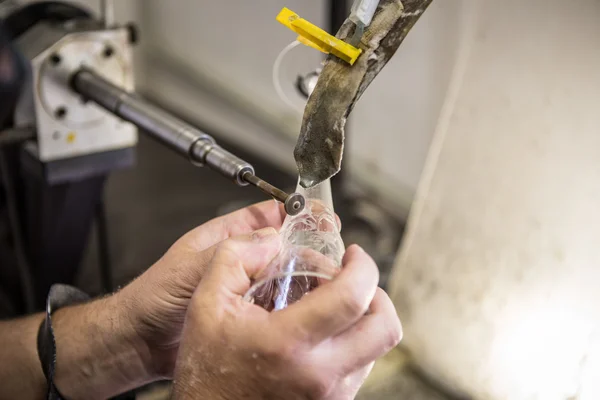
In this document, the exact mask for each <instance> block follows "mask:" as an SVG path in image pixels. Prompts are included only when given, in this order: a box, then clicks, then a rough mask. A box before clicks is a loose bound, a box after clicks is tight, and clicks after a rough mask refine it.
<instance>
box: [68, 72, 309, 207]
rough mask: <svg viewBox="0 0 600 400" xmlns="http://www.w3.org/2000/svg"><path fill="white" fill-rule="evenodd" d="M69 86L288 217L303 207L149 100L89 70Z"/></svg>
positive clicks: (211, 141)
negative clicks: (263, 197)
mask: <svg viewBox="0 0 600 400" xmlns="http://www.w3.org/2000/svg"><path fill="white" fill-rule="evenodd" d="M71 86H72V88H73V90H75V91H76V92H77V93H79V94H81V95H82V96H83V97H84V98H85V99H86V100H91V101H94V102H95V103H97V104H98V105H100V106H101V107H103V108H104V109H106V110H107V111H109V112H110V113H112V114H114V115H116V116H118V117H120V118H122V119H124V120H126V121H129V122H131V123H133V124H134V125H136V126H138V127H139V128H142V130H143V132H145V133H147V134H149V135H150V136H151V137H153V138H155V139H157V140H158V141H160V142H161V143H163V144H165V145H167V146H168V147H170V148H171V149H173V150H175V151H176V152H178V153H179V154H181V155H183V156H185V157H187V158H189V159H190V161H192V162H193V163H195V164H197V165H206V166H208V167H210V168H211V169H213V170H215V171H217V172H219V173H220V174H222V175H223V176H225V177H226V178H228V179H230V180H232V181H233V182H235V183H236V184H238V185H239V186H246V185H248V184H249V183H250V184H252V185H253V186H256V187H257V188H259V189H260V190H262V191H263V192H264V193H266V194H268V195H269V196H272V197H274V198H275V199H277V200H279V201H281V202H282V203H284V204H285V206H286V211H288V210H289V212H288V213H289V214H292V215H293V214H297V213H299V212H300V211H302V209H303V208H304V197H302V195H299V194H292V195H288V194H287V193H285V192H284V191H282V190H280V189H277V188H276V187H274V186H273V185H271V184H269V183H267V182H265V181H263V180H262V179H260V178H258V177H256V175H254V168H253V167H252V165H250V164H249V163H248V162H246V161H244V160H242V159H240V158H239V157H237V156H235V155H234V154H231V153H230V152H228V151H227V150H225V149H223V148H222V147H221V146H219V145H218V144H216V142H215V140H214V139H213V138H212V137H211V136H209V135H207V134H206V133H204V132H202V131H200V130H199V129H197V128H195V127H193V126H191V125H190V124H188V123H186V122H184V121H182V120H181V119H179V118H177V117H175V116H174V115H172V114H170V113H168V112H167V111H165V110H163V109H162V108H160V107H158V106H156V105H154V104H152V103H150V102H149V101H147V100H145V99H143V98H141V97H139V96H137V95H135V94H133V93H129V92H126V91H125V90H123V89H121V88H119V87H118V86H115V85H113V84H112V83H111V82H109V81H107V80H106V79H104V78H102V77H101V76H99V75H98V74H96V73H94V72H93V71H92V70H90V69H87V68H82V69H81V70H79V71H78V72H77V73H76V74H74V75H73V77H72V79H71ZM298 196H299V197H300V199H299V198H298ZM286 202H289V205H288V203H286Z"/></svg>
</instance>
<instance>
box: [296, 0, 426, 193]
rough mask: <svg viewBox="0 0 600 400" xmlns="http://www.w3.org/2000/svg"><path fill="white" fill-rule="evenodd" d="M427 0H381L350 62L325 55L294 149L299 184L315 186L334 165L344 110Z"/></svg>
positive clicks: (346, 28) (344, 34)
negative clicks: (357, 52) (357, 53)
mask: <svg viewBox="0 0 600 400" xmlns="http://www.w3.org/2000/svg"><path fill="white" fill-rule="evenodd" d="M431 1H432V0H402V1H400V0H381V2H380V3H379V7H378V8H377V11H376V13H375V16H374V17H373V21H372V22H371V25H370V26H369V27H368V28H367V30H366V31H365V33H364V35H363V37H362V39H361V43H360V44H359V47H360V48H361V49H362V54H361V55H360V56H359V57H358V59H357V61H356V62H355V64H354V65H353V66H351V65H350V64H348V63H346V62H344V61H342V60H340V59H339V58H337V57H335V56H329V58H328V59H327V61H326V62H325V66H324V67H323V71H322V72H321V75H320V77H319V80H318V82H317V86H316V87H315V90H314V91H313V93H312V94H311V96H310V98H309V99H308V103H307V104H306V108H305V110H304V117H303V119H302V127H301V129H300V136H299V137H298V142H297V143H296V148H295V150H294V157H295V159H296V164H297V165H298V171H299V172H300V183H301V185H302V186H304V187H312V186H315V185H317V184H319V183H321V182H323V181H324V180H326V179H329V178H331V177H332V176H333V175H335V174H336V173H337V172H338V171H339V170H340V167H341V162H342V155H343V151H344V129H345V125H346V120H347V118H348V116H349V115H350V113H351V112H352V109H353V108H354V105H355V104H356V102H358V100H359V99H360V96H361V95H362V94H363V93H364V91H365V90H366V89H367V87H369V85H370V84H371V82H372V81H373V80H374V79H375V77H376V76H377V75H378V74H379V72H381V70H382V69H383V67H384V66H385V65H386V64H387V62H388V61H389V60H390V59H391V58H392V57H393V55H394V54H395V53H396V50H398V48H399V47H400V45H401V44H402V42H403V41H404V38H405V37H406V36H407V35H408V32H409V31H410V30H411V28H412V27H413V25H414V24H415V23H416V22H417V20H418V19H419V18H420V17H421V15H422V14H423V13H424V12H425V10H426V9H427V7H428V6H429V4H430V3H431ZM354 27H355V26H354V23H352V22H351V21H350V20H346V22H345V23H344V25H342V27H341V28H340V30H339V32H338V33H337V37H338V38H340V39H343V40H347V39H348V38H351V37H352V35H353V33H354Z"/></svg>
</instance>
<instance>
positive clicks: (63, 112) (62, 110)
mask: <svg viewBox="0 0 600 400" xmlns="http://www.w3.org/2000/svg"><path fill="white" fill-rule="evenodd" d="M66 116H67V109H66V107H62V106H61V107H58V108H57V109H56V111H54V117H55V118H56V119H64V118H65V117H66Z"/></svg>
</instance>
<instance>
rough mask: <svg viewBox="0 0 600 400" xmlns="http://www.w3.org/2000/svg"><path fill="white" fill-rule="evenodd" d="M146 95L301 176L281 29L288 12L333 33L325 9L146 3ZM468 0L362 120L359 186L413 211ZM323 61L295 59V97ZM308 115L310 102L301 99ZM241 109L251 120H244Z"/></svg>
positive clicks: (285, 35)
mask: <svg viewBox="0 0 600 400" xmlns="http://www.w3.org/2000/svg"><path fill="white" fill-rule="evenodd" d="M142 4H143V5H142V6H141V9H142V10H141V11H142V14H141V20H142V21H143V28H144V29H143V46H144V49H145V50H146V54H147V61H148V62H147V64H146V70H145V71H146V73H145V82H146V85H145V86H144V89H145V90H146V91H148V92H149V93H151V94H154V95H158V96H163V97H164V98H165V99H166V100H167V101H168V102H170V103H171V104H172V105H173V106H175V107H178V108H180V109H182V110H183V111H184V112H186V113H187V114H189V115H192V116H195V117H197V118H198V119H200V120H202V121H203V123H204V124H206V126H207V127H208V128H211V129H214V130H215V131H217V132H220V133H221V134H222V135H223V136H226V137H228V138H229V139H230V140H235V141H237V142H239V143H241V144H243V145H244V146H246V147H248V148H249V149H251V150H253V151H255V152H257V153H259V154H261V155H263V156H265V157H270V158H272V159H274V160H275V161H276V162H277V163H278V164H279V165H281V166H282V168H285V169H287V170H289V171H295V164H294V161H293V156H292V148H293V146H294V143H295V139H296V136H297V134H298V132H299V123H300V117H301V114H300V112H299V111H295V110H291V109H290V108H289V107H287V106H286V105H285V104H284V103H283V102H282V101H281V100H280V99H279V98H278V97H277V95H276V92H275V90H274V88H273V86H272V83H271V70H272V65H273V61H274V60H275V58H276V56H277V54H278V53H279V51H280V50H281V49H282V48H283V47H284V46H285V45H287V44H288V43H289V42H291V41H292V40H294V38H295V35H294V34H293V33H292V32H291V31H288V30H287V29H286V28H285V27H283V26H281V25H280V24H279V23H277V22H276V21H275V16H276V15H277V13H278V12H279V10H280V9H281V8H282V7H283V6H287V7H289V8H291V9H292V10H294V11H296V12H298V13H299V14H300V15H301V16H303V17H305V18H306V19H308V20H310V21H311V22H313V23H315V24H318V25H320V26H326V2H325V1H322V0H310V1H305V0H286V1H283V0H277V1H275V0H255V1H242V0H222V1H215V2H207V1H196V0H178V1H175V2H173V1H170V2H167V1H161V0H145V1H143V3H142ZM461 5H462V1H460V0H444V1H435V2H434V3H433V5H432V6H431V8H430V10H428V11H427V13H426V14H425V16H424V17H423V18H422V20H421V21H420V22H419V23H418V24H417V25H416V27H415V28H414V31H413V32H411V33H410V35H409V37H408V38H407V39H406V42H405V43H404V44H403V46H402V47H401V49H400V50H399V52H398V54H397V55H396V57H395V59H394V60H393V61H392V62H391V63H390V65H389V66H388V67H387V68H386V70H384V72H383V73H382V74H381V75H380V77H378V78H377V80H376V81H375V83H374V84H373V85H372V87H371V88H369V90H368V91H367V92H366V93H365V95H364V98H363V99H362V100H361V102H360V103H359V105H358V106H357V108H356V110H355V112H354V113H353V118H352V120H351V123H350V141H349V147H348V149H349V150H348V152H347V156H348V157H349V160H351V162H350V164H349V168H350V169H351V171H352V176H353V179H354V180H356V181H358V182H360V183H361V184H362V186H363V188H365V189H367V190H369V191H371V192H372V194H373V196H377V197H379V198H382V199H383V200H385V201H387V202H388V203H390V204H392V205H394V206H396V207H398V206H399V209H400V210H404V211H406V210H407V209H408V207H409V205H410V203H411V201H412V196H413V194H414V190H415V188H416V185H417V182H418V180H419V176H420V173H421V169H422V166H423V163H424V158H425V154H426V152H427V148H428V146H429V142H430V140H431V137H432V134H433V130H434V127H435V125H436V121H437V118H438V115H439V111H440V107H441V104H442V102H443V99H444V97H445V93H446V90H447V86H448V82H449V78H450V73H451V71H452V66H453V64H454V60H455V54H456V48H457V42H458V36H459V26H460V15H461ZM321 59H322V56H321V55H320V54H319V53H317V52H316V51H313V50H312V49H308V48H305V47H301V48H297V49H296V50H294V52H293V53H291V54H290V55H289V57H288V58H286V59H285V61H284V64H283V72H282V76H283V82H284V83H287V86H285V89H286V90H287V91H288V93H289V95H290V97H294V96H296V95H295V92H294V89H293V86H292V82H293V80H294V79H295V77H296V75H297V74H299V73H305V72H308V71H310V70H312V69H314V67H315V66H317V65H318V63H319V62H320V60H321ZM296 100H298V106H299V108H301V107H302V103H301V102H300V100H299V98H298V97H296ZM240 110H241V111H240Z"/></svg>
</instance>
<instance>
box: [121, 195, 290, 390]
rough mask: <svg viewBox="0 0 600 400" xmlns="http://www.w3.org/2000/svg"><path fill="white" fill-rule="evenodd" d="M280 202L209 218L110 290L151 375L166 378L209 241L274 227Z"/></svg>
mask: <svg viewBox="0 0 600 400" xmlns="http://www.w3.org/2000/svg"><path fill="white" fill-rule="evenodd" d="M284 218H285V212H284V211H283V208H282V207H281V206H280V205H279V204H278V203H276V202H275V201H266V202H263V203H259V204H256V205H253V206H250V207H247V208H244V209H241V210H239V211H236V212H233V213H231V214H228V215H226V216H223V217H220V218H216V219H213V220H211V221H209V222H207V223H205V224H203V225H202V226H200V227H198V228H196V229H194V230H192V231H190V232H188V233H187V234H186V235H184V236H183V237H182V238H180V239H179V240H178V241H177V242H176V243H175V244H173V246H171V248H170V249H169V250H168V251H167V253H166V254H165V255H164V256H163V257H162V258H161V259H160V260H159V261H157V262H156V263H155V264H154V265H153V266H152V267H151V268H150V269H149V270H148V271H146V272H145V273H144V274H142V275H141V276H140V277H138V278H137V279H136V280H134V281H133V282H132V283H130V284H129V285H128V286H126V287H125V288H123V289H122V290H121V291H120V292H118V293H117V294H116V295H115V296H116V297H117V298H118V302H119V304H120V305H121V307H120V309H121V312H122V313H124V315H125V318H126V319H127V320H128V321H130V324H131V325H132V327H133V329H135V331H136V332H137V335H136V336H137V338H138V339H137V340H135V343H134V346H136V348H137V351H138V353H139V354H140V357H141V358H142V361H143V363H144V364H145V365H146V369H147V370H148V372H149V374H150V375H152V376H151V377H150V378H151V379H158V378H170V377H172V375H173V368H174V365H175V359H176V356H177V350H178V347H179V341H180V336H181V330H182V328H183V322H184V319H185V313H186V311H187V307H188V304H189V301H190V298H191V297H192V294H193V293H194V291H195V290H196V287H197V286H198V284H199V283H200V280H201V279H202V276H203V275H204V272H205V270H206V267H207V265H208V264H209V262H210V260H211V259H212V257H213V254H214V251H215V247H214V245H216V244H218V243H219V242H221V241H223V240H225V239H227V238H229V237H231V236H238V235H243V234H247V233H249V232H252V231H254V230H257V229H261V228H265V227H271V228H274V229H277V230H278V229H279V228H280V227H281V224H282V223H283V220H284Z"/></svg>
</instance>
